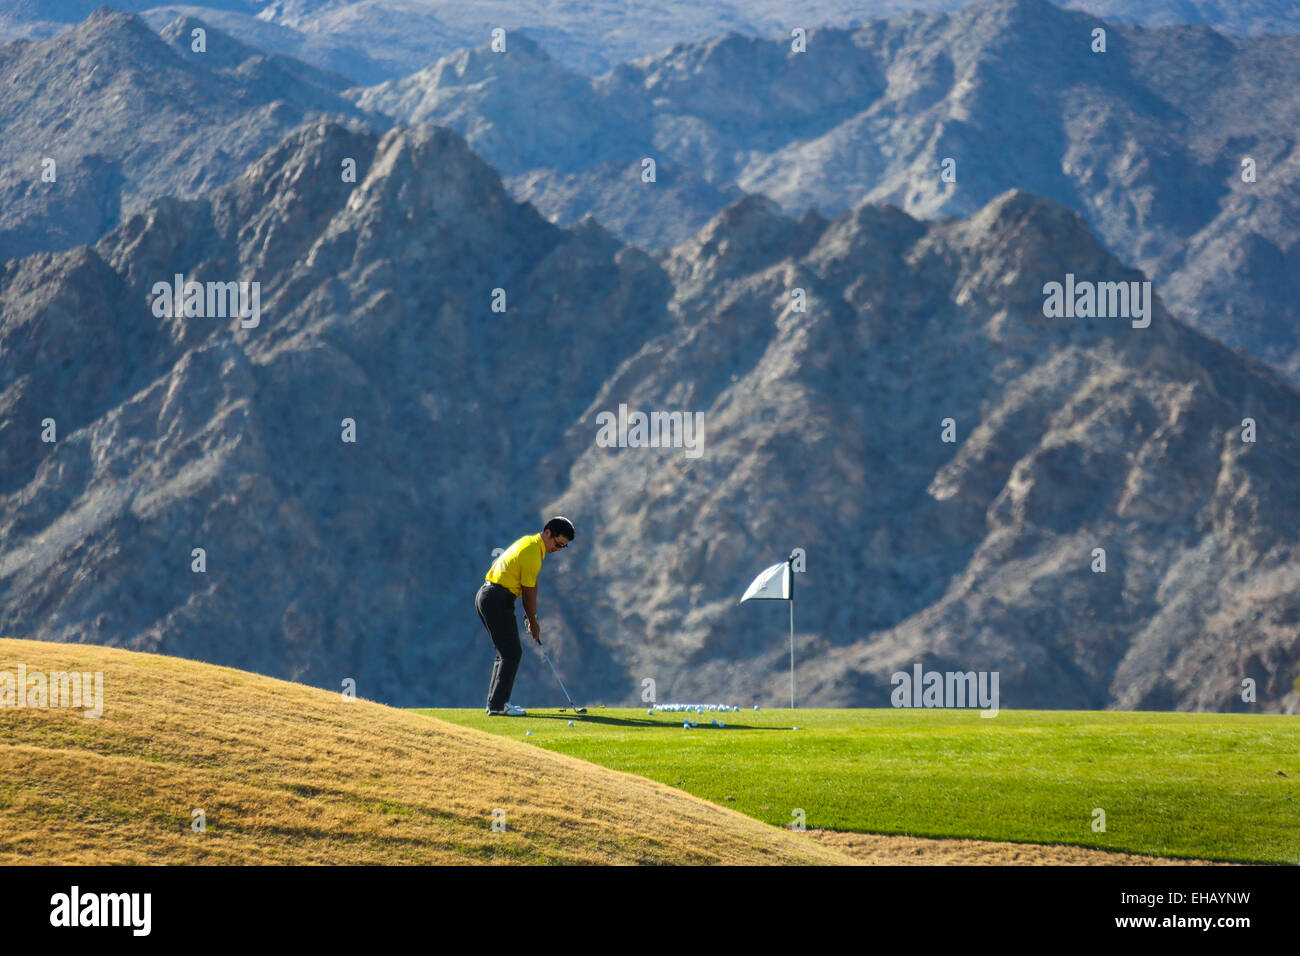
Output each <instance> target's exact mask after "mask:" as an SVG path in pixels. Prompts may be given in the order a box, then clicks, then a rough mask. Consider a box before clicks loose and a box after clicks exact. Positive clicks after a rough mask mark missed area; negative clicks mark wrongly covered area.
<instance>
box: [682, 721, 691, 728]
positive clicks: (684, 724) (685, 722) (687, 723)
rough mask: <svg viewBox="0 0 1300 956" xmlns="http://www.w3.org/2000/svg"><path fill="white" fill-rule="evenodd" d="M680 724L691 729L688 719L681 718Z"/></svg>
mask: <svg viewBox="0 0 1300 956" xmlns="http://www.w3.org/2000/svg"><path fill="white" fill-rule="evenodd" d="M682 726H683V727H684V728H686V729H687V730H690V729H691V722H690V721H689V720H683V721H682Z"/></svg>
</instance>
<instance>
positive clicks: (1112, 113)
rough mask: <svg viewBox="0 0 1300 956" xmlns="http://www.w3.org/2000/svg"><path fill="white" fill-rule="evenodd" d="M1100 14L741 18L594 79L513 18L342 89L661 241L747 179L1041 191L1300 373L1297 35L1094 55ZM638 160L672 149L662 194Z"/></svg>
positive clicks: (551, 195)
mask: <svg viewBox="0 0 1300 956" xmlns="http://www.w3.org/2000/svg"><path fill="white" fill-rule="evenodd" d="M1096 25H1097V21H1096V20H1094V19H1093V18H1091V17H1089V16H1087V15H1085V14H1081V13H1076V12H1073V11H1068V10H1061V9H1059V8H1057V7H1054V6H1052V5H1051V4H1049V3H1046V2H1045V0H981V2H978V3H974V4H971V5H969V6H968V7H966V8H965V9H964V10H963V11H962V12H961V13H959V14H956V15H953V16H948V15H945V14H933V15H921V14H912V15H907V16H900V17H896V18H894V19H890V20H886V21H877V22H874V23H871V24H869V25H867V26H864V27H862V28H859V29H856V30H836V29H825V30H815V31H813V32H812V33H811V34H810V35H809V41H808V43H809V46H808V49H809V52H807V53H803V54H794V53H791V52H790V50H789V44H788V43H787V42H785V41H780V40H766V39H756V38H752V37H745V36H741V35H739V34H736V33H732V34H728V35H725V36H720V37H711V38H709V39H707V40H702V41H699V42H695V43H681V44H677V45H675V46H674V47H672V48H671V49H669V50H667V51H665V52H662V53H660V54H658V55H655V56H651V57H646V58H643V59H640V60H637V61H635V62H632V63H625V64H622V65H620V66H618V67H617V68H615V69H614V70H612V71H611V72H609V73H607V74H605V75H603V76H600V77H597V78H595V79H590V78H587V77H585V76H582V75H580V74H579V73H577V72H576V71H575V70H573V69H572V68H571V67H570V66H569V65H568V64H567V63H565V62H564V61H563V59H562V58H557V57H554V56H552V55H550V54H549V53H548V52H547V51H546V50H545V49H543V48H542V46H541V45H539V44H537V43H535V42H533V41H531V40H530V39H529V38H527V37H520V36H516V37H515V39H514V44H513V46H512V47H510V49H509V51H508V53H507V54H506V55H504V56H503V55H499V54H494V53H492V52H490V51H489V50H488V48H487V46H486V45H484V46H482V47H480V48H478V49H475V50H464V51H460V52H458V53H456V54H453V55H451V56H448V57H446V58H444V59H442V60H440V61H439V62H437V63H436V64H434V65H433V66H431V67H429V68H428V69H426V70H423V71H421V72H419V73H417V74H414V75H412V76H410V77H406V78H403V79H401V80H394V81H390V82H387V83H384V84H381V85H379V86H376V87H371V88H367V89H363V90H354V91H350V92H349V93H348V94H347V95H348V96H349V98H351V99H353V100H355V101H356V102H357V103H358V104H360V105H362V106H364V107H365V108H366V109H368V110H371V111H376V112H382V113H386V114H388V115H391V116H393V117H395V118H397V119H398V120H399V121H401V122H405V123H411V122H434V123H440V124H445V125H448V126H451V127H453V128H455V129H457V130H458V131H460V132H461V133H462V135H464V136H465V137H466V138H467V140H468V141H469V143H470V144H471V146H473V148H474V149H475V150H476V151H477V152H478V153H479V154H480V155H482V156H483V157H484V158H485V159H487V160H488V161H489V162H490V163H492V164H493V165H494V166H496V167H497V168H498V169H499V170H500V171H501V173H502V175H503V176H505V177H506V182H507V184H508V185H509V186H510V188H511V190H512V192H513V193H514V194H515V196H516V197H517V198H520V199H527V200H528V201H530V202H532V203H533V204H535V205H536V206H537V207H538V208H539V209H540V210H541V211H542V212H543V213H545V214H546V215H547V217H548V218H550V219H552V220H553V221H555V222H557V223H559V224H561V225H564V224H568V223H570V222H573V221H576V219H578V218H579V217H580V216H582V215H584V214H586V213H587V212H591V213H592V214H594V215H595V216H596V217H597V218H598V219H599V220H600V221H601V222H602V224H604V225H605V226H606V227H607V228H609V229H610V230H611V231H612V232H614V233H615V234H616V235H618V236H619V237H620V238H622V239H625V240H627V241H630V242H634V243H637V244H639V245H641V246H643V247H644V248H647V249H655V248H660V247H664V246H667V245H671V244H674V243H676V242H680V241H682V240H683V239H685V238H686V237H688V236H689V235H691V234H692V233H694V232H695V231H697V230H698V229H699V228H700V227H701V226H702V225H703V224H704V223H705V222H707V221H708V220H709V219H710V218H711V217H712V216H714V215H716V214H717V213H718V212H719V211H720V210H721V209H722V208H723V207H724V206H725V205H727V204H728V203H730V202H732V201H734V199H735V198H736V197H735V193H736V192H737V191H743V192H745V193H761V194H763V195H765V196H768V197H770V198H772V199H775V200H776V201H777V202H778V203H780V204H781V205H782V207H783V208H784V209H785V210H786V212H788V213H791V214H794V215H797V214H799V213H800V212H802V211H803V210H805V209H810V208H816V209H818V210H820V211H821V212H822V213H824V214H826V215H834V214H838V213H840V212H843V211H845V210H846V209H849V208H851V207H852V206H854V205H856V204H858V203H860V202H863V201H868V202H887V203H890V204H892V205H896V206H899V207H900V208H902V209H904V210H905V211H907V212H908V213H910V214H912V215H914V216H919V217H924V218H935V217H941V216H944V215H958V216H966V215H969V214H971V213H972V212H973V211H975V210H976V209H978V208H980V207H982V206H983V205H985V204H986V203H987V202H989V201H990V200H991V199H992V198H993V197H994V196H996V195H998V194H1000V193H1002V192H1004V191H1006V190H1007V189H1013V188H1019V189H1028V190H1031V191H1033V192H1036V193H1039V194H1041V195H1044V196H1047V197H1050V198H1052V199H1054V200H1056V201H1057V202H1059V203H1061V204H1063V205H1067V206H1070V207H1071V208H1074V209H1077V210H1078V211H1080V212H1081V213H1083V214H1084V216H1085V217H1086V218H1087V220H1088V222H1089V224H1090V225H1091V226H1092V228H1093V230H1094V231H1095V232H1096V233H1097V234H1098V236H1099V237H1100V238H1101V239H1102V241H1103V242H1104V243H1105V244H1106V246H1107V247H1108V248H1110V249H1111V250H1112V251H1114V252H1115V253H1116V254H1117V255H1119V257H1120V258H1121V259H1123V260H1124V261H1126V262H1132V263H1134V264H1136V265H1138V266H1139V267H1140V268H1142V269H1143V271H1144V272H1146V273H1147V274H1148V275H1150V276H1151V277H1152V278H1153V279H1154V280H1155V281H1156V282H1157V284H1158V286H1159V289H1160V292H1161V295H1162V297H1163V298H1164V299H1165V301H1166V302H1167V304H1168V305H1169V306H1170V307H1171V308H1172V309H1173V311H1174V312H1175V313H1176V314H1178V315H1180V316H1182V317H1184V318H1186V319H1187V320H1188V321H1190V322H1192V323H1193V324H1195V325H1196V326H1197V327H1198V328H1201V329H1202V330H1204V331H1207V332H1209V333H1210V334H1212V335H1214V336H1215V337H1217V338H1220V339H1222V340H1223V341H1225V342H1227V343H1228V344H1229V345H1231V346H1233V347H1236V348H1243V349H1246V350H1247V351H1249V352H1251V353H1252V354H1254V355H1258V356H1260V357H1262V358H1265V359H1266V360H1267V361H1269V362H1271V363H1273V364H1274V365H1276V366H1277V367H1278V368H1280V369H1282V370H1283V371H1285V372H1286V373H1287V374H1289V375H1290V376H1291V377H1292V379H1293V381H1295V382H1296V383H1297V384H1300V305H1298V304H1297V303H1300V269H1296V268H1294V267H1293V266H1289V265H1288V263H1295V262H1296V261H1297V235H1298V234H1300V230H1298V229H1297V223H1300V147H1298V145H1297V137H1296V135H1295V131H1296V130H1297V129H1300V95H1297V94H1296V92H1295V91H1297V90H1300V36H1286V37H1259V38H1253V39H1234V38H1231V37H1226V36H1222V35H1219V34H1216V33H1214V32H1211V31H1209V30H1207V29H1205V28H1203V27H1179V28H1170V29H1161V30H1147V29H1140V28H1133V27H1125V26H1121V25H1116V24H1110V25H1108V26H1107V30H1108V31H1109V33H1108V40H1107V42H1108V49H1107V52H1106V53H1104V54H1098V53H1094V52H1092V50H1091V48H1090V42H1091V31H1092V29H1093V28H1094V27H1095V26H1096ZM645 156H650V157H655V158H656V159H657V160H658V161H659V162H660V163H662V167H661V168H660V169H659V170H658V171H657V172H658V182H657V183H656V187H655V188H656V189H658V190H659V191H660V192H659V193H656V194H655V198H654V199H653V200H647V192H648V190H647V189H646V188H645V187H644V185H643V183H642V182H641V162H640V160H641V158H642V157H645ZM945 158H951V159H952V160H954V161H955V167H954V168H953V171H954V173H955V177H956V181H955V182H947V181H944V179H943V178H942V176H941V172H942V163H943V161H944V160H945ZM1246 158H1250V160H1252V161H1253V163H1254V172H1255V181H1254V182H1243V178H1242V176H1243V168H1242V162H1243V160H1244V159H1246ZM663 192H667V193H668V194H669V196H670V197H671V199H670V201H668V202H664V203H662V205H660V204H659V202H660V195H661V193H663ZM1264 316H1267V320H1262V317H1264Z"/></svg>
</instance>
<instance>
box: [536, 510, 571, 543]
mask: <svg viewBox="0 0 1300 956" xmlns="http://www.w3.org/2000/svg"><path fill="white" fill-rule="evenodd" d="M542 530H543V531H549V532H550V533H551V537H552V538H554V537H555V536H556V535H557V534H562V535H564V536H565V537H566V538H568V539H569V540H570V541H572V540H573V522H572V521H570V520H569V519H568V518H562V517H560V516H559V515H556V516H555V517H554V518H552V519H551V520H550V521H548V522H546V527H545V528H543V529H542Z"/></svg>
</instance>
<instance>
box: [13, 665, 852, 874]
mask: <svg viewBox="0 0 1300 956" xmlns="http://www.w3.org/2000/svg"><path fill="white" fill-rule="evenodd" d="M19 664H24V665H26V668H27V671H28V673H29V675H30V674H32V673H34V672H40V673H42V674H46V675H48V674H49V673H50V672H59V671H73V670H76V671H81V672H95V671H99V672H102V674H103V698H104V702H103V715H102V716H100V717H98V718H94V717H86V716H85V715H84V709H82V708H75V709H74V708H70V707H43V708H42V707H27V708H14V707H0V741H2V743H0V862H3V863H37V864H69V863H76V864H102V863H112V864H145V863H321V864H360V863H366V864H370V863H421V864H428V863H432V864H460V863H670V864H695V863H726V864H751V863H781V864H785V863H847V862H851V860H850V858H849V857H846V856H844V855H843V854H841V853H839V852H837V851H836V850H833V849H830V848H827V847H823V846H820V845H818V844H816V843H814V842H812V841H810V840H808V839H806V838H805V837H803V836H800V835H799V834H795V833H791V832H788V831H783V830H780V829H778V828H776V827H773V826H770V825H768V824H764V823H761V822H759V821H757V820H754V819H751V818H750V817H747V816H743V815H741V814H740V813H736V812H734V811H732V810H730V809H727V808H724V807H719V806H717V805H715V804H711V803H709V802H706V801H705V800H702V799H699V798H697V797H694V796H691V795H689V794H686V793H683V792H681V791H678V790H674V789H672V788H671V787H668V786H665V785H663V784H659V783H655V782H653V781H649V780H645V779H642V778H639V777H635V776H631V775H629V774H626V773H620V772H617V771H613V770H609V769H606V768H604V767H599V766H595V765H593V764H590V763H586V762H585V761H582V760H579V759H576V758H573V757H568V756H565V755H562V754H557V753H550V752H548V751H546V750H543V749H541V748H538V747H534V746H532V745H531V744H526V743H521V742H518V741H514V740H508V739H505V738H502V737H500V736H498V735H495V734H490V733H484V732H482V731H478V730H473V729H468V728H465V727H460V726H456V725H453V724H449V723H445V722H443V721H440V720H430V719H429V718H427V717H422V716H418V715H416V714H413V713H409V712H406V711H401V710H395V709H393V708H389V707H383V706H381V705H379V704H375V703H372V702H368V701H364V700H356V701H351V702H348V701H345V700H344V699H343V698H342V696H341V695H340V694H336V693H331V692H329V691H323V690H318V689H315V688H310V687H305V686H303V685H300V684H293V683H288V682H285V681H279V680H274V679H272V678H269V677H262V676H259V675H256V674H250V673H246V672H243V671H238V670H233V669H230V668H225V667H215V666H212V665H210V664H202V663H198V662H195V661H187V660H181V659H178V658H172V657H163V656H159V655H153V654H138V653H133V652H130V651H123V650H116V649H112V648H103V647H96V646H90V645H68V644H52V643H45V642H40V641H18V640H0V673H2V672H5V671H7V672H9V673H10V674H11V675H13V676H14V677H15V678H16V677H17V674H18V665H19ZM29 679H30V678H29ZM195 810H202V811H203V814H204V819H205V822H206V829H205V830H204V831H203V832H195V830H194V829H193V821H194V819H195V818H194V816H193V813H194V811H195ZM497 810H501V811H504V823H505V830H504V832H497V831H494V830H493V828H492V824H493V821H494V819H499V818H500V817H499V815H497V816H494V811H497Z"/></svg>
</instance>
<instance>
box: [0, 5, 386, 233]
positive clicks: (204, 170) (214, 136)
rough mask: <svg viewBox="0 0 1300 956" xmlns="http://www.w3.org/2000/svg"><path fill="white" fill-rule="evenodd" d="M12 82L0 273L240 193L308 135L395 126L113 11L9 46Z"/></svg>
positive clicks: (297, 79)
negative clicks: (215, 192) (147, 216)
mask: <svg viewBox="0 0 1300 956" xmlns="http://www.w3.org/2000/svg"><path fill="white" fill-rule="evenodd" d="M198 28H202V29H204V30H205V35H204V38H203V39H204V43H203V44H202V47H203V48H202V50H201V51H197V52H196V50H195V47H196V46H199V44H198V43H197V42H196V39H197V38H196V36H195V34H194V32H193V31H194V30H195V29H198ZM0 76H4V77H5V78H6V82H5V83H3V84H0V128H3V129H4V131H5V135H4V136H3V137H0V259H8V258H15V257H17V256H22V255H28V254H30V253H32V252H37V251H49V252H52V251H59V250H64V249H68V248H71V247H72V246H75V245H79V244H83V243H87V242H94V241H95V240H97V239H99V237H100V236H102V235H103V234H104V233H105V232H107V231H108V230H109V229H112V228H113V227H115V226H116V225H117V224H118V223H119V221H120V220H121V217H122V216H123V215H124V214H130V213H133V212H136V211H139V210H140V209H142V208H143V206H144V204H145V203H146V202H147V201H148V200H149V199H152V198H154V197H157V196H165V195H175V196H178V197H181V198H189V197H193V196H197V195H199V194H200V193H203V192H205V191H207V190H209V189H212V188H213V187H215V186H218V185H220V184H222V183H225V182H228V181H229V180H231V179H233V178H235V177H236V176H238V175H239V174H240V173H241V172H242V171H243V169H244V168H245V167H246V166H247V165H248V164H249V163H250V162H251V161H253V160H254V159H256V158H257V157H258V156H260V155H261V154H262V153H263V152H265V151H266V150H267V149H268V148H270V147H271V146H272V145H274V144H275V143H277V142H279V141H280V140H281V139H282V138H283V137H284V136H285V135H286V134H287V133H288V132H289V131H291V130H293V129H294V128H296V127H298V126H299V125H301V124H302V123H303V122H305V121H310V120H312V119H314V118H322V117H331V118H350V119H351V120H352V121H354V122H357V123H361V124H367V125H372V126H375V127H377V128H383V127H385V126H386V125H387V121H386V120H384V119H382V118H379V117H371V116H367V115H366V114H364V113H363V112H361V111H360V110H358V109H357V108H356V107H355V106H353V105H352V104H351V103H350V102H348V101H346V100H344V99H342V98H341V97H340V96H339V92H340V91H341V90H343V89H344V88H345V87H346V86H347V85H348V82H349V81H347V80H345V79H344V78H343V77H341V76H339V75H337V74H331V73H328V72H325V71H322V70H320V69H317V68H315V67H311V66H308V65H306V64H304V63H301V62H299V61H297V60H294V59H291V58H289V57H285V56H281V55H279V54H266V53H263V52H262V51H260V50H256V49H253V48H250V47H247V46H245V45H244V44H242V43H240V42H238V41H237V40H234V39H233V38H231V37H229V36H227V35H225V34H223V33H221V32H220V31H219V30H216V29H213V28H211V27H210V26H207V25H206V24H204V23H203V22H201V21H198V20H195V19H193V18H191V17H181V18H178V19H177V20H175V21H174V22H173V23H171V25H170V26H168V27H167V28H166V29H164V30H163V31H162V33H161V34H159V33H155V32H154V31H153V30H151V29H150V28H149V27H148V26H147V25H146V24H145V23H144V22H143V21H142V20H140V19H139V18H138V17H136V16H134V15H131V14H126V13H119V12H115V11H111V10H109V9H108V8H106V7H101V8H99V9H98V10H96V11H95V12H93V13H92V14H91V15H90V16H89V17H88V18H87V19H86V20H85V21H84V22H83V23H81V24H80V25H78V26H77V27H76V29H74V30H72V31H70V32H68V33H66V34H61V35H60V36H58V37H57V38H54V39H48V40H20V41H17V42H14V43H9V44H6V45H4V46H0Z"/></svg>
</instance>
